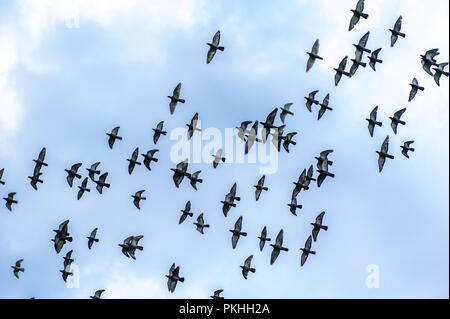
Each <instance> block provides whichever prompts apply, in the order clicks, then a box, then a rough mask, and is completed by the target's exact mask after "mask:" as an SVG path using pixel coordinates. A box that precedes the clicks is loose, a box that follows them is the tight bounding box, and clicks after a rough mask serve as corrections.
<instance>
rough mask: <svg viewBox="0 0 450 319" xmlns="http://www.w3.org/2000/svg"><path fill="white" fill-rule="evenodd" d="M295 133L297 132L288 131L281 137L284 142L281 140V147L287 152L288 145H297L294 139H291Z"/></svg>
mask: <svg viewBox="0 0 450 319" xmlns="http://www.w3.org/2000/svg"><path fill="white" fill-rule="evenodd" d="M295 135H297V132H291V133H288V134H286V135H285V136H284V137H283V140H284V142H283V148H284V149H285V150H286V152H288V153H289V145H291V144H292V145H297V142H295V141H293V140H292V138H293V137H294V136H295Z"/></svg>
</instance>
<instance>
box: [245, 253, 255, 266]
mask: <svg viewBox="0 0 450 319" xmlns="http://www.w3.org/2000/svg"><path fill="white" fill-rule="evenodd" d="M252 259H253V255H250V256H248V257H247V259H246V260H245V262H244V266H246V267H248V268H250V266H251V264H252Z"/></svg>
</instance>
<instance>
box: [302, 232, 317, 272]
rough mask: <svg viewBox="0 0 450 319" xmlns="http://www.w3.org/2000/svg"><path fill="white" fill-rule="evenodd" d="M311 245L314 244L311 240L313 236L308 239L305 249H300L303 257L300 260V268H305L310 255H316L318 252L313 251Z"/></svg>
mask: <svg viewBox="0 0 450 319" xmlns="http://www.w3.org/2000/svg"><path fill="white" fill-rule="evenodd" d="M311 244H312V239H311V235H309V237H308V239H307V240H306V242H305V247H304V248H300V250H301V251H302V256H301V258H300V266H303V265H304V264H305V262H306V259H308V256H309V254H312V255H315V254H316V252H315V251H313V250H311Z"/></svg>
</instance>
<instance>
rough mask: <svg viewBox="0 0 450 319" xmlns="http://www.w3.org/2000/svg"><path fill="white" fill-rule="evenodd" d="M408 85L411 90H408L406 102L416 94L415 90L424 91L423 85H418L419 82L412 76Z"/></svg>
mask: <svg viewBox="0 0 450 319" xmlns="http://www.w3.org/2000/svg"><path fill="white" fill-rule="evenodd" d="M409 85H410V86H411V91H410V92H409V98H408V102H411V101H412V99H413V98H414V97H415V96H416V93H417V90H421V91H424V90H425V88H424V87H423V86H419V82H417V79H416V78H414V79H413V80H412V83H410V84H409Z"/></svg>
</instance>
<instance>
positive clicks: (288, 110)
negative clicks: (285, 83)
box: [280, 103, 294, 124]
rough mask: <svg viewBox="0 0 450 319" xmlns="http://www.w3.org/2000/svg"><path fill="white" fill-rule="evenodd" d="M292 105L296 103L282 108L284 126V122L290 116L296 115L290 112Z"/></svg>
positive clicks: (281, 117)
mask: <svg viewBox="0 0 450 319" xmlns="http://www.w3.org/2000/svg"><path fill="white" fill-rule="evenodd" d="M292 104H294V103H287V104H285V105H284V106H283V107H280V110H281V112H280V120H281V122H282V123H283V124H284V120H285V119H286V116H287V115H288V114H289V115H292V116H293V115H294V113H293V112H292V111H291V110H290V108H291V106H292Z"/></svg>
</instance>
